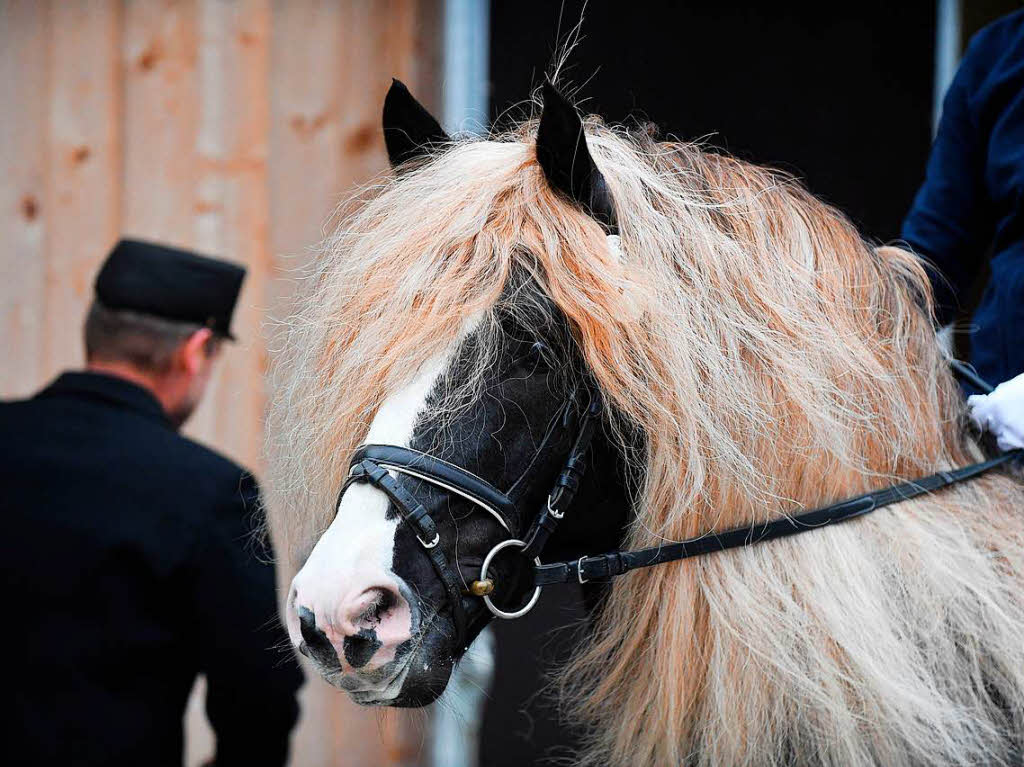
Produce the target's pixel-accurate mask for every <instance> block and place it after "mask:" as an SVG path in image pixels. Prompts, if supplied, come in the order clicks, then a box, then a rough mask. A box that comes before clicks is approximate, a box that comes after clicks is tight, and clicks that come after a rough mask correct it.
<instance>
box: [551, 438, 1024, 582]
mask: <svg viewBox="0 0 1024 767" xmlns="http://www.w3.org/2000/svg"><path fill="white" fill-rule="evenodd" d="M1019 458H1024V450H1013V451H1010V452H1008V453H1003V454H1002V455H1000V456H997V457H996V458H992V459H990V460H988V461H982V462H980V463H974V464H971V465H969V466H964V467H962V468H959V469H953V470H950V471H940V472H936V473H935V474H931V475H929V476H927V477H923V478H921V479H918V480H914V481H911V482H902V483H900V484H898V485H893V486H892V487H888V488H886V489H885V490H879V491H877V492H874V493H866V494H864V495H859V496H857V497H856V498H850V499H848V500H845V501H840V502H839V503H834V504H832V505H830V506H824V507H822V508H819V509H814V510H812V511H808V512H805V513H803V514H798V515H796V516H793V517H784V518H782V519H776V520H773V521H771V522H766V523H764V524H758V525H752V526H750V527H741V528H734V529H732V530H727V531H725V532H722V533H708V534H707V535H703V536H701V537H699V538H691V539H689V540H685V541H679V542H678V543H668V544H664V545H661V546H654V547H651V548H647V549H639V550H637V551H611V552H608V553H607V554H598V555H596V556H583V557H580V558H579V559H578V560H576V561H572V562H553V563H551V564H546V565H539V566H536V567H535V568H534V581H533V582H534V585H535V586H549V585H551V584H553V583H568V582H570V581H579V582H580V583H587V582H588V581H593V580H597V579H605V578H613V577H615V576H617V575H622V574H623V573H627V572H629V571H630V570H636V569H638V568H641V567H652V566H654V565H660V564H662V563H665V562H677V561H679V560H683V559H689V558H690V557H696V556H700V555H702V554H711V553H713V552H716V551H725V550H726V549H734V548H738V547H740V546H750V545H752V544H755V543H763V542H765V541H771V540H775V539H776V538H784V537H787V536H790V535H796V534H797V533H803V532H807V531H809V530H815V529H817V528H821V527H824V526H825V525H829V524H832V523H835V522H843V521H845V520H848V519H854V518H856V517H860V516H863V515H865V514H869V513H870V512H872V511H875V510H876V509H881V508H884V507H885V506H890V505H892V504H894V503H899V502H900V501H906V500H909V499H911V498H916V497H917V496H919V495H923V494H924V493H929V492H933V491H935V490H939V489H941V488H943V487H948V486H950V485H955V484H957V483H960V482H964V481H966V480H969V479H973V478H974V477H977V476H979V475H981V474H984V473H985V472H987V471H990V470H992V469H994V468H996V467H998V466H1002V465H1003V464H1006V463H1009V462H1010V461H1013V460H1015V459H1019Z"/></svg>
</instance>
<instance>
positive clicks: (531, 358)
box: [508, 341, 550, 370]
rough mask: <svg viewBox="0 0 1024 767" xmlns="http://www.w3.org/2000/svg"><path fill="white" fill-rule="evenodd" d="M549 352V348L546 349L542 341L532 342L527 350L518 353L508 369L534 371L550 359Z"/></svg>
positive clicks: (546, 346)
mask: <svg viewBox="0 0 1024 767" xmlns="http://www.w3.org/2000/svg"><path fill="white" fill-rule="evenodd" d="M549 352H550V347H548V345H547V344H545V343H544V342H543V341H534V342H533V343H532V344H530V346H529V347H528V348H526V349H522V350H520V351H519V353H518V354H517V355H516V356H515V357H514V358H513V359H512V362H511V364H510V365H509V366H508V369H509V370H517V369H519V368H527V369H529V370H535V369H536V368H537V367H538V366H540V365H541V364H542V363H543V362H544V361H545V360H546V359H547V358H549V357H550V354H549Z"/></svg>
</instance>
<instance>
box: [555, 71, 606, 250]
mask: <svg viewBox="0 0 1024 767" xmlns="http://www.w3.org/2000/svg"><path fill="white" fill-rule="evenodd" d="M543 93H544V111H543V112H542V113H541V116H540V127H539V128H538V129H537V161H538V162H539V163H540V167H541V168H543V169H544V176H545V177H546V178H547V180H548V183H549V184H551V186H552V187H554V188H555V189H557V190H558V191H560V192H562V193H563V194H565V195H566V196H567V197H569V199H570V200H573V201H574V202H576V203H577V204H579V205H580V206H581V207H582V208H583V209H584V210H586V211H587V212H588V213H589V214H590V215H591V216H593V217H594V218H596V219H597V220H598V221H599V222H600V223H601V224H603V225H604V227H605V229H606V230H607V231H608V233H609V234H616V233H617V227H616V225H615V207H614V205H613V203H612V196H611V193H610V192H609V191H608V185H607V183H606V182H605V180H604V176H602V175H601V171H599V170H598V169H597V165H595V164H594V158H593V157H591V155H590V150H589V149H588V148H587V138H586V136H585V135H584V133H583V121H582V120H580V116H579V114H578V113H577V112H576V108H575V107H574V106H573V105H572V104H570V103H569V101H568V100H567V99H566V98H565V96H563V95H562V94H561V93H559V92H558V89H557V88H555V86H554V85H552V84H551V81H550V80H545V81H544V89H543Z"/></svg>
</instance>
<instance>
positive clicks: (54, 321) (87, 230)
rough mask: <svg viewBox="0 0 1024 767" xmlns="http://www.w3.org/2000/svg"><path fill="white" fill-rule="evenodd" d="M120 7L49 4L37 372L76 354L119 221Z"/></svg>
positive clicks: (81, 1)
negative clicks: (41, 330)
mask: <svg viewBox="0 0 1024 767" xmlns="http://www.w3.org/2000/svg"><path fill="white" fill-rule="evenodd" d="M119 38H120V9H119V7H118V6H117V5H116V4H115V3H111V2H108V3H101V4H97V3H92V2H89V0H68V1H67V2H59V3H54V5H53V9H52V37H51V39H52V43H51V46H50V73H51V77H50V92H49V114H48V118H47V119H48V124H49V131H48V135H49V162H48V185H47V187H48V193H47V208H48V209H49V211H50V216H49V218H48V236H47V258H46V295H45V303H44V306H43V313H44V317H45V327H46V338H45V342H44V345H43V361H44V366H45V369H46V371H47V375H52V374H53V373H56V372H57V371H59V370H61V369H64V368H68V367H80V366H81V365H82V364H83V362H84V354H83V349H82V333H81V328H82V321H83V320H84V318H85V313H86V309H87V308H88V305H89V302H90V301H91V300H92V293H93V289H92V285H93V277H94V275H95V273H96V269H97V268H98V267H99V265H100V263H101V262H102V261H103V258H104V256H105V255H106V253H107V251H108V250H109V248H110V246H111V245H112V244H113V243H114V242H115V241H116V239H117V234H118V230H119V226H120V221H119V206H120V180H121V173H120V149H121V146H120V117H121V111H120V110H121V104H120V87H119V85H120V83H119V55H118V46H119Z"/></svg>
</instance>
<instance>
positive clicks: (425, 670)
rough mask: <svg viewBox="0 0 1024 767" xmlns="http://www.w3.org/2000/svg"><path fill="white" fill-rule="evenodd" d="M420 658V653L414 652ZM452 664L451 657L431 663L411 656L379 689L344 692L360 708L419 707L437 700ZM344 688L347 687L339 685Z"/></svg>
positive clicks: (445, 684)
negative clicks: (397, 672) (398, 671)
mask: <svg viewBox="0 0 1024 767" xmlns="http://www.w3.org/2000/svg"><path fill="white" fill-rule="evenodd" d="M417 656H419V653H417ZM453 666H454V661H453V659H452V658H451V656H450V655H448V656H446V657H444V658H440V659H437V660H432V659H429V658H421V657H414V658H412V659H411V660H410V662H409V664H408V665H407V666H406V667H405V668H404V669H403V670H402V671H401V672H400V673H399V674H398V675H396V677H395V678H394V679H392V680H391V681H390V683H389V684H387V685H385V686H384V687H383V688H382V689H370V690H360V689H352V688H351V687H350V688H349V689H347V690H346V692H348V694H349V697H350V698H351V699H352V701H353V702H355V703H358V704H359V705H361V706H389V707H392V708H420V707H422V706H427V705H430V704H431V703H433V702H434V701H435V700H437V699H438V698H439V697H440V696H441V693H443V692H444V690H445V687H447V686H448V680H449V679H450V678H451V675H452V668H453ZM340 686H342V689H345V687H346V686H347V685H340Z"/></svg>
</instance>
